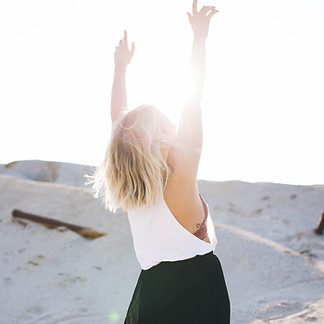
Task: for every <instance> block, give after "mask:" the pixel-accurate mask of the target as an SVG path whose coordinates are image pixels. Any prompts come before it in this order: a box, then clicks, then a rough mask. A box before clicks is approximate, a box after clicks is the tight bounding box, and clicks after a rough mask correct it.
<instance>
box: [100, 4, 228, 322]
mask: <svg viewBox="0 0 324 324" xmlns="http://www.w3.org/2000/svg"><path fill="white" fill-rule="evenodd" d="M216 12H217V10H216V9H215V7H211V6H206V7H203V8H202V9H201V10H200V11H198V9H197V0H194V2H193V6H192V14H190V13H188V18H189V21H190V24H191V27H192V30H193V36H194V37H193V38H194V40H193V46H192V55H191V61H190V75H191V81H192V87H193V88H192V89H190V96H189V97H188V98H187V100H186V102H185V104H184V108H183V111H182V115H181V121H180V124H179V129H178V132H176V127H175V126H174V125H173V124H172V123H171V122H170V120H169V119H168V118H167V117H166V116H165V115H164V114H162V113H161V112H160V111H159V110H157V109H156V108H155V107H153V106H150V105H142V106H140V107H138V108H136V109H134V110H131V111H127V108H126V107H127V97H126V85H125V83H126V68H127V65H128V64H129V63H130V62H131V60H132V57H133V54H134V51H135V46H134V43H133V44H132V46H131V49H129V47H128V40H127V33H126V31H125V33H124V38H123V39H122V40H121V41H120V43H119V46H118V47H116V52H115V73H114V81H113V87H112V96H111V119H112V123H113V126H112V137H111V140H110V144H109V147H108V150H107V153H106V158H105V161H104V163H103V165H102V166H101V167H100V168H99V169H98V171H97V174H96V177H95V184H94V188H95V190H96V193H97V195H101V196H103V197H104V199H105V202H106V206H107V207H108V208H109V209H110V210H113V211H115V210H116V209H117V208H118V207H122V208H123V209H124V210H125V211H126V212H127V215H128V218H129V222H130V226H131V231H132V235H133V242H134V247H135V252H136V256H137V258H138V261H139V262H140V264H141V267H142V271H141V274H140V276H139V279H138V282H137V285H136V288H135V291H134V294H133V297H132V300H131V303H130V306H129V309H128V312H127V316H126V319H125V323H151V324H157V323H167V324H172V323H177V324H181V323H184V324H188V323H196V324H197V323H221V324H225V323H229V317H230V305H229V298H228V294H227V289H226V284H225V280H224V276H223V273H222V269H221V265H220V262H219V260H218V258H217V257H216V256H215V255H214V254H213V251H214V249H215V246H216V242H217V240H216V236H215V231H214V227H213V223H212V220H211V218H210V215H209V211H208V206H207V204H206V202H205V201H204V199H203V198H202V197H201V196H200V194H199V192H198V187H197V180H196V176H197V170H198V165H199V159H200V152H201V148H202V122H201V109H200V101H201V95H202V87H203V80H204V71H205V40H206V38H207V34H208V29H209V23H210V20H211V18H212V17H213V15H214V14H215V13H216Z"/></svg>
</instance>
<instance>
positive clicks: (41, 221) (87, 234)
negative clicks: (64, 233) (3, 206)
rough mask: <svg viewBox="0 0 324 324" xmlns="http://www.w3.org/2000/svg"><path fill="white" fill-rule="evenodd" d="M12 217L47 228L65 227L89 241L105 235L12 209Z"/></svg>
mask: <svg viewBox="0 0 324 324" xmlns="http://www.w3.org/2000/svg"><path fill="white" fill-rule="evenodd" d="M12 216H13V217H18V218H22V219H27V220H30V221H32V222H35V223H38V224H41V225H44V226H46V227H47V228H58V227H66V228H68V229H70V230H71V231H74V232H76V233H78V234H79V235H81V236H83V237H86V238H90V239H95V238H98V237H100V236H104V235H106V233H99V232H96V231H94V230H92V229H90V228H86V227H82V226H78V225H74V224H69V223H65V222H61V221H59V220H57V219H53V218H48V217H43V216H39V215H35V214H30V213H26V212H23V211H21V210H17V209H14V210H13V211H12Z"/></svg>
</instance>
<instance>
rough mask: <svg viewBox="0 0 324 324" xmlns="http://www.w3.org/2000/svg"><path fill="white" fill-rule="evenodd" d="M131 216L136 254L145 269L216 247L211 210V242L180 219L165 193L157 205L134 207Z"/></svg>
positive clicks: (209, 223) (187, 257)
mask: <svg viewBox="0 0 324 324" xmlns="http://www.w3.org/2000/svg"><path fill="white" fill-rule="evenodd" d="M207 206H208V205H207ZM207 209H208V207H207ZM127 215H128V219H129V222H130V227H131V231H132V236H133V242H134V248H135V253H136V257H137V259H138V261H139V263H140V265H141V268H142V269H143V270H147V269H149V268H151V267H153V266H154V265H157V264H158V263H160V262H162V261H178V260H185V259H189V258H192V257H194V256H196V255H203V254H206V253H208V252H211V251H214V250H215V247H216V244H217V238H216V234H215V229H214V225H213V221H212V219H211V217H210V214H209V209H208V216H207V221H206V222H207V223H206V226H207V234H208V237H209V240H210V243H208V242H205V241H203V240H201V239H200V238H198V237H197V236H195V235H194V234H192V233H191V232H189V231H188V230H187V229H185V228H184V227H183V226H182V225H181V224H180V223H179V222H178V221H177V219H176V218H175V217H174V216H173V215H172V213H171V211H170V209H169V208H168V206H167V204H166V202H165V200H164V198H163V195H162V197H161V198H160V199H159V200H158V201H157V203H156V204H155V205H154V206H152V207H146V206H144V207H139V208H136V209H130V210H128V211H127Z"/></svg>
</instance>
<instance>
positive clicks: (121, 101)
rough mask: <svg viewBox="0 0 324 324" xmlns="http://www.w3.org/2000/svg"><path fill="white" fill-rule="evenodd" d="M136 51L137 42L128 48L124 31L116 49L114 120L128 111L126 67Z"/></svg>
mask: <svg viewBox="0 0 324 324" xmlns="http://www.w3.org/2000/svg"><path fill="white" fill-rule="evenodd" d="M134 51H135V44H134V43H133V44H132V47H131V49H129V48H128V39H127V32H126V30H125V31H124V38H123V39H121V40H120V42H119V46H117V47H116V51H115V56H114V58H115V72H114V80H113V85H112V90H111V105H110V116H111V121H112V122H114V121H115V120H116V119H117V118H119V117H120V116H121V115H122V114H123V113H125V112H126V111H127V93H126V69H127V65H128V64H129V63H130V62H131V60H132V58H133V55H134Z"/></svg>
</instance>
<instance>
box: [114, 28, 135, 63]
mask: <svg viewBox="0 0 324 324" xmlns="http://www.w3.org/2000/svg"><path fill="white" fill-rule="evenodd" d="M134 51H135V44H134V43H132V47H131V49H129V48H128V39H127V31H126V30H125V31H124V38H123V39H121V40H120V41H119V45H118V46H117V47H116V51H115V55H114V59H115V65H116V66H118V67H126V66H127V65H128V64H129V63H130V62H131V60H132V58H133V55H134Z"/></svg>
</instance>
